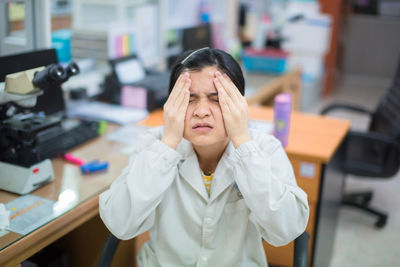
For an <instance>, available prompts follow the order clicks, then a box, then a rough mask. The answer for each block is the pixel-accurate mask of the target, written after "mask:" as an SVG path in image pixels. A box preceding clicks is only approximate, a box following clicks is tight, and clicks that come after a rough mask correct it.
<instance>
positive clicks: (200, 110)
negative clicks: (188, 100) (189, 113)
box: [194, 101, 211, 118]
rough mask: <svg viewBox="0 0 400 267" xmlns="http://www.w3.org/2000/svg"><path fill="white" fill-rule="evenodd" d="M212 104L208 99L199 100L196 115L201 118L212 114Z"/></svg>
mask: <svg viewBox="0 0 400 267" xmlns="http://www.w3.org/2000/svg"><path fill="white" fill-rule="evenodd" d="M210 113H211V112H210V106H209V104H208V103H207V101H199V102H198V103H197V105H196V108H195V110H194V115H195V116H197V117H200V118H203V117H207V116H210Z"/></svg>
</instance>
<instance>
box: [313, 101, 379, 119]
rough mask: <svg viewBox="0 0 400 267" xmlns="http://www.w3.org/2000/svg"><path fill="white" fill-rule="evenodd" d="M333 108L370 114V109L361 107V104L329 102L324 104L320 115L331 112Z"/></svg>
mask: <svg viewBox="0 0 400 267" xmlns="http://www.w3.org/2000/svg"><path fill="white" fill-rule="evenodd" d="M335 109H345V110H349V111H354V112H359V113H364V114H367V115H369V116H371V115H372V111H370V110H368V109H366V108H364V107H362V106H357V105H353V104H344V103H338V104H331V105H328V106H326V107H325V108H323V109H322V111H321V112H320V114H321V115H326V114H327V113H329V112H331V111H332V110H335Z"/></svg>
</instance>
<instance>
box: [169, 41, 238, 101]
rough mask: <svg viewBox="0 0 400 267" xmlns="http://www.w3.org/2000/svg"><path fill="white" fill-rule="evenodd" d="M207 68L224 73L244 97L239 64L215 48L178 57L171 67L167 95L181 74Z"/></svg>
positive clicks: (193, 51) (203, 49)
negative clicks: (213, 68) (210, 67)
mask: <svg viewBox="0 0 400 267" xmlns="http://www.w3.org/2000/svg"><path fill="white" fill-rule="evenodd" d="M208 66H212V67H215V68H217V69H218V70H220V71H221V72H222V73H226V74H227V75H228V76H229V78H230V79H231V80H232V82H233V83H234V84H235V85H236V87H237V88H238V89H239V91H240V93H241V94H242V95H244V77H243V72H242V69H241V68H240V66H239V64H238V63H237V62H236V60H235V59H234V58H233V57H232V56H231V55H230V54H228V53H226V52H225V51H222V50H220V49H215V48H201V49H199V50H190V51H186V52H184V53H183V54H182V55H180V56H179V57H178V58H177V59H176V62H175V64H174V66H173V67H172V71H171V76H170V79H169V93H171V91H172V88H174V85H175V83H176V80H177V79H178V77H179V75H180V74H181V73H182V72H184V71H201V70H202V69H203V68H205V67H208Z"/></svg>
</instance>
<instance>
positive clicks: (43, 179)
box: [0, 159, 54, 195]
mask: <svg viewBox="0 0 400 267" xmlns="http://www.w3.org/2000/svg"><path fill="white" fill-rule="evenodd" d="M0 173H1V174H0V189H3V190H6V191H10V192H13V193H17V194H20V195H24V194H27V193H29V192H31V191H33V190H35V189H37V188H39V187H40V186H42V185H44V184H46V183H48V182H51V181H53V180H54V171H53V165H52V164H51V161H50V160H49V159H45V160H43V161H41V162H38V163H36V164H33V165H32V166H30V167H22V166H18V165H14V164H10V163H6V162H1V161H0Z"/></svg>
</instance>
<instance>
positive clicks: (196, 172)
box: [179, 153, 208, 202]
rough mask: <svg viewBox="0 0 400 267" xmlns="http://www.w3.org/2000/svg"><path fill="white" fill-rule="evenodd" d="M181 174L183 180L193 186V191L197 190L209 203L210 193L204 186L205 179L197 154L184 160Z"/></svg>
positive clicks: (180, 170)
mask: <svg viewBox="0 0 400 267" xmlns="http://www.w3.org/2000/svg"><path fill="white" fill-rule="evenodd" d="M179 173H180V174H181V177H183V179H185V180H186V181H187V182H188V183H189V185H190V186H192V187H193V189H194V190H196V192H197V193H199V194H200V196H202V197H203V198H204V200H205V201H206V202H208V193H207V190H206V187H205V185H204V182H203V178H202V177H201V173H200V166H199V162H198V160H197V155H196V153H193V154H192V155H190V156H189V157H187V158H186V159H184V161H183V163H182V165H181V167H180V169H179Z"/></svg>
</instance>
